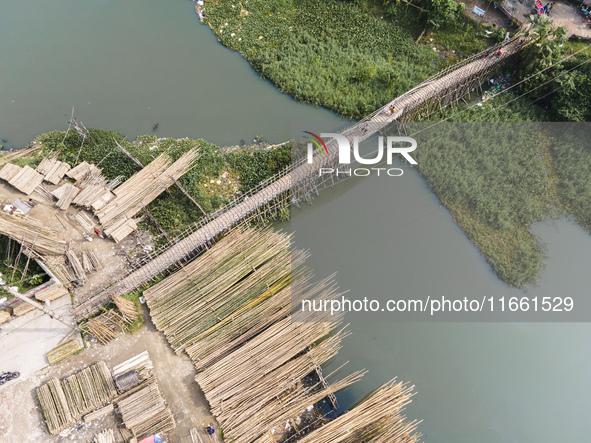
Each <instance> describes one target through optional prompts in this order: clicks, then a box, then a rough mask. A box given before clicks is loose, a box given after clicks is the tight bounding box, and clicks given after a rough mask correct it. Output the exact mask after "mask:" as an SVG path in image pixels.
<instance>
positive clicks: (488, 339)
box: [286, 168, 591, 443]
mask: <svg viewBox="0 0 591 443" xmlns="http://www.w3.org/2000/svg"><path fill="white" fill-rule="evenodd" d="M405 169H406V173H405V175H404V176H403V177H399V178H395V179H386V180H383V179H381V178H373V179H366V180H357V179H351V180H349V181H346V182H343V183H340V184H339V185H338V186H337V187H335V188H334V189H327V190H325V191H323V192H321V194H320V197H318V198H316V199H315V200H314V202H313V206H306V207H303V208H302V210H300V211H296V212H295V217H294V220H293V221H292V222H291V224H290V225H289V226H287V225H286V228H288V229H293V230H295V231H296V245H297V246H298V247H305V248H309V249H310V251H311V258H310V260H309V262H308V264H309V265H310V267H311V268H312V269H314V271H315V274H316V276H317V277H318V278H320V277H324V276H327V275H330V274H331V273H333V272H337V276H336V279H337V281H338V283H339V285H340V287H341V289H342V290H350V292H349V293H348V294H347V296H348V297H349V298H350V299H356V298H360V299H361V298H363V297H364V296H367V297H368V298H375V299H379V300H381V301H386V300H388V299H399V298H406V299H412V298H413V297H414V298H422V297H423V296H424V295H426V294H431V295H433V296H435V295H439V296H441V295H445V296H448V297H455V296H462V297H463V296H466V297H468V298H470V299H471V298H474V297H479V298H480V297H482V296H483V295H485V294H486V295H487V296H490V295H494V296H497V297H500V296H503V295H505V296H507V297H512V296H523V295H529V296H531V297H533V296H536V295H537V296H539V297H543V296H554V295H562V296H566V295H578V296H587V295H588V294H589V288H590V287H591V274H590V273H589V263H591V236H589V235H587V234H586V233H585V232H584V231H583V230H582V229H581V228H580V227H578V226H577V225H574V224H572V223H570V222H568V221H565V220H563V221H551V222H547V223H542V224H540V225H538V226H536V227H535V228H534V232H535V233H536V234H537V235H539V236H540V237H541V238H542V239H543V241H544V242H545V243H546V244H547V245H548V255H549V258H548V261H547V268H546V269H545V271H544V273H543V276H542V278H541V281H540V284H539V286H537V287H532V288H530V289H529V290H528V291H527V292H524V291H519V290H517V289H513V288H509V287H508V286H506V285H505V284H503V283H502V282H501V281H499V280H498V279H497V278H496V277H495V275H494V274H493V273H492V272H491V271H490V267H489V266H488V264H487V263H486V262H485V260H484V259H483V257H482V256H481V255H480V253H479V251H478V250H477V249H476V248H475V247H474V246H473V245H472V244H471V243H470V242H469V241H468V239H467V238H466V237H465V235H464V234H463V233H462V231H461V230H460V229H459V228H458V226H457V225H456V224H455V223H454V222H453V220H452V219H451V217H450V214H449V212H448V211H447V210H446V209H445V208H442V207H441V206H440V203H439V201H438V200H437V198H436V197H435V196H434V195H433V194H432V193H431V192H430V190H429V189H428V188H427V186H426V184H425V183H424V180H423V179H422V178H421V177H420V176H419V175H418V173H416V171H413V170H410V171H409V170H408V168H405ZM353 202H354V204H353ZM298 234H299V235H298ZM534 318H535V315H534ZM345 322H346V323H351V326H350V329H351V331H352V334H351V335H350V336H349V337H348V338H347V339H345V341H344V347H343V349H342V350H341V351H340V352H339V354H338V356H337V357H336V359H335V360H334V361H333V362H332V363H331V364H330V365H329V366H328V368H326V371H325V372H327V373H328V372H330V371H331V370H334V369H336V368H337V367H339V366H340V365H341V364H343V363H345V362H347V361H349V364H348V365H347V367H348V369H347V371H348V372H352V371H355V370H358V369H362V368H366V369H368V370H369V371H370V372H369V374H368V375H367V376H366V377H364V379H362V381H361V382H360V383H358V384H357V385H355V386H353V387H352V388H351V389H349V390H347V391H345V392H343V393H340V394H339V395H338V398H339V401H340V403H341V407H343V408H349V407H350V406H351V405H352V404H354V403H355V402H357V401H359V400H360V399H362V398H363V397H364V396H365V395H367V393H368V392H371V391H372V390H374V389H376V388H377V387H378V386H380V385H381V384H382V383H385V382H387V381H389V380H390V379H391V378H393V377H394V376H397V377H398V379H399V380H404V381H409V382H411V383H412V384H414V385H415V386H416V391H417V395H416V397H415V399H414V401H413V402H412V404H411V405H410V406H409V407H408V410H407V412H408V415H409V416H410V417H411V418H412V419H424V422H423V423H422V424H421V425H420V427H419V428H420V431H421V432H422V433H423V434H425V438H424V440H425V441H426V442H437V443H439V442H445V443H456V442H462V443H464V442H465V443H473V442H479V443H496V442H516V443H517V442H519V443H524V442H528V443H529V442H531V443H542V442H548V443H551V442H557V441H561V442H562V441H564V442H574V441H586V440H588V438H589V437H588V436H589V435H591V422H590V421H589V420H587V419H586V418H585V415H586V413H587V411H588V406H587V405H588V399H589V398H590V397H591V382H590V379H589V374H591V352H590V351H591V345H590V344H589V336H590V334H591V325H590V324H589V323H570V324H568V323H476V322H466V323H449V322H448V323H442V322H430V323H425V322H407V321H403V322H393V321H388V318H387V313H386V314H384V315H381V314H375V313H370V314H367V315H364V314H358V313H355V314H347V315H346V316H345Z"/></svg>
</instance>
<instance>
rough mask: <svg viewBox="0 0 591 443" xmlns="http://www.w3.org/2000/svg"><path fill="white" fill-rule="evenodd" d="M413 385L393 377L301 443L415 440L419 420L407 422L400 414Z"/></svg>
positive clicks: (413, 442) (400, 442) (402, 442)
mask: <svg viewBox="0 0 591 443" xmlns="http://www.w3.org/2000/svg"><path fill="white" fill-rule="evenodd" d="M413 388H414V387H413V386H408V385H407V384H404V383H396V380H395V379H394V380H392V381H390V382H389V383H386V384H385V385H383V386H382V387H381V388H380V389H378V390H377V391H375V392H374V393H373V394H371V395H370V396H369V397H368V398H367V399H365V400H363V401H362V402H361V403H360V404H358V405H357V406H355V407H354V408H353V409H351V410H350V411H349V412H347V413H345V414H343V415H341V416H340V417H338V418H337V419H335V420H333V421H331V422H329V423H327V424H325V425H324V426H322V427H320V428H318V429H316V430H314V431H312V432H311V433H309V434H308V435H306V436H305V437H303V438H302V439H300V440H299V441H300V443H340V442H357V441H368V442H374V443H386V442H387V443H416V442H418V441H419V438H420V437H421V436H420V434H417V433H416V428H417V425H418V423H419V422H417V421H412V422H408V421H406V417H404V416H403V415H402V411H403V410H404V408H405V406H406V405H407V404H408V403H410V401H411V398H412V396H413V395H414V393H413Z"/></svg>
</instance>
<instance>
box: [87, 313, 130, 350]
mask: <svg viewBox="0 0 591 443" xmlns="http://www.w3.org/2000/svg"><path fill="white" fill-rule="evenodd" d="M131 323H132V321H131V320H129V319H127V318H126V317H123V316H122V315H121V314H119V313H117V312H116V310H115V309H110V310H108V311H106V312H103V313H102V314H101V315H99V316H98V317H94V318H92V319H90V320H88V321H87V322H86V323H85V324H84V325H83V326H82V330H84V331H86V332H87V333H89V334H91V335H92V336H94V337H96V339H97V340H98V341H100V342H101V343H102V344H103V345H106V344H107V343H110V342H112V341H113V340H115V339H116V338H117V337H118V336H119V334H122V333H124V332H125V331H126V330H127V328H128V326H129V325H130V324H131Z"/></svg>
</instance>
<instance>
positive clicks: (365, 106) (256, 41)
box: [204, 0, 490, 118]
mask: <svg viewBox="0 0 591 443" xmlns="http://www.w3.org/2000/svg"><path fill="white" fill-rule="evenodd" d="M384 3H386V2H384ZM204 11H205V12H206V15H207V17H206V20H207V22H208V23H209V25H210V26H211V28H212V30H213V32H214V33H215V35H216V36H217V37H218V39H219V41H220V42H221V43H222V44H224V45H225V46H228V47H229V48H231V49H233V50H236V51H240V52H241V53H242V55H243V56H244V57H245V58H246V59H247V60H248V61H249V62H250V64H251V65H252V67H253V69H255V70H256V71H257V72H259V73H260V74H261V76H263V77H264V78H267V79H269V80H270V81H271V82H273V83H275V84H276V85H277V86H278V87H279V88H280V89H281V91H282V92H285V93H287V94H290V95H291V96H293V97H294V98H295V99H297V100H301V101H305V102H308V103H313V104H316V105H320V106H324V107H326V108H329V109H333V110H335V111H337V112H338V113H340V114H342V115H344V116H347V117H352V118H360V117H362V116H365V115H367V114H369V113H371V112H373V111H374V110H375V109H377V108H378V107H379V106H381V105H383V104H385V103H387V102H388V101H390V100H392V99H393V98H394V97H396V96H397V95H399V94H401V93H403V92H405V91H407V90H408V89H411V88H412V87H413V86H415V85H416V84H417V83H420V82H421V81H422V80H424V79H426V78H427V77H429V76H430V75H432V74H434V73H436V72H437V71H439V70H440V69H441V68H442V67H443V66H445V65H446V64H448V63H451V62H452V61H453V60H455V59H456V58H457V57H461V56H463V55H467V54H471V53H473V52H476V51H478V50H481V49H483V48H484V47H485V46H486V45H488V44H490V41H487V39H486V38H485V35H486V34H484V32H483V29H482V28H479V27H478V26H476V25H474V24H473V23H471V22H469V21H468V20H467V19H465V18H463V17H462V18H461V19H460V20H459V21H458V22H457V23H454V25H453V26H451V25H450V26H447V27H446V26H443V27H440V28H438V29H437V30H433V31H429V29H428V28H427V26H426V24H425V22H424V20H423V18H422V16H421V15H420V13H418V12H417V10H416V9H414V8H409V7H408V6H400V7H392V6H390V7H388V8H385V7H383V6H382V2H375V3H374V2H365V3H363V2H345V1H337V0H326V1H321V2H319V1H316V0H265V1H251V2H250V3H248V2H246V1H242V2H238V1H235V0H214V1H208V2H206V4H205V6H204ZM422 31H429V32H427V33H426V34H423V33H422ZM420 35H423V38H422V39H421V41H422V42H424V43H425V44H416V40H417V38H418V37H419V36H420ZM452 50H453V51H454V52H452Z"/></svg>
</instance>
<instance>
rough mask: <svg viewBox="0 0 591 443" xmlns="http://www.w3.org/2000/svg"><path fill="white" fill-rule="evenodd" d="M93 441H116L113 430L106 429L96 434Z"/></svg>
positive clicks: (111, 442)
mask: <svg viewBox="0 0 591 443" xmlns="http://www.w3.org/2000/svg"><path fill="white" fill-rule="evenodd" d="M94 443H116V440H115V434H113V430H112V429H107V430H106V431H103V432H101V433H100V434H97V436H96V437H95V438H94Z"/></svg>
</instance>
